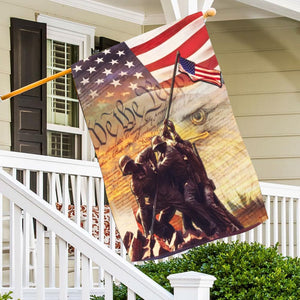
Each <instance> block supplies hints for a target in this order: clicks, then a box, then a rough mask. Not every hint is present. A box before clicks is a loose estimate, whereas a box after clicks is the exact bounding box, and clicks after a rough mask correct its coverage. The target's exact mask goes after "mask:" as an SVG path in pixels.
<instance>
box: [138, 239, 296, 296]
mask: <svg viewBox="0 0 300 300" xmlns="http://www.w3.org/2000/svg"><path fill="white" fill-rule="evenodd" d="M139 269H140V270H141V271H143V272H144V273H146V274H147V275H148V276H149V277H151V278H152V279H153V280H155V281H156V282H158V283H159V284H160V285H162V286H163V287H165V288H166V289H167V290H169V291H172V289H171V286H170V283H169V281H168V279H167V276H168V275H170V274H174V273H181V272H186V271H196V272H201V273H205V274H210V275H213V276H215V277H216V278H217V280H216V281H215V283H214V286H213V288H212V289H211V299H231V300H234V299H237V300H242V299H259V300H261V299H278V300H281V299H282V300H283V299H284V300H299V299H300V259H299V258H294V259H292V258H290V257H284V256H282V255H281V254H278V252H277V246H276V247H270V248H266V247H264V246H263V245H260V244H258V243H253V244H248V243H246V242H245V243H240V242H235V243H230V244H228V243H220V242H218V243H216V244H214V243H210V244H207V245H204V246H200V247H197V248H194V249H192V250H190V251H189V252H188V253H187V254H184V255H183V256H182V257H181V258H175V259H173V260H171V261H168V262H162V263H158V264H155V263H153V262H149V263H146V264H145V265H143V266H141V267H139Z"/></svg>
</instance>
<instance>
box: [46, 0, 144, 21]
mask: <svg viewBox="0 0 300 300" xmlns="http://www.w3.org/2000/svg"><path fill="white" fill-rule="evenodd" d="M50 1H52V2H56V3H60V4H63V5H69V6H72V7H75V8H79V9H83V10H87V11H89V12H93V13H97V14H100V15H105V16H109V17H113V18H117V19H120V20H123V21H128V22H132V23H136V24H139V25H144V19H145V15H144V14H142V13H137V12H133V11H130V10H127V9H122V8H118V7H115V6H111V5H107V4H103V3H99V2H97V1H94V0H85V1H82V0H50Z"/></svg>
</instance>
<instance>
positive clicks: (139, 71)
mask: <svg viewBox="0 0 300 300" xmlns="http://www.w3.org/2000/svg"><path fill="white" fill-rule="evenodd" d="M177 51H179V52H180V54H181V55H182V56H184V57H186V58H188V59H191V60H192V61H194V62H196V63H197V65H198V66H201V67H203V68H208V69H218V62H217V59H216V56H215V54H214V51H213V48H212V45H211V42H210V39H209V36H208V32H207V30H206V27H205V23H204V18H203V14H202V12H199V13H196V14H193V15H190V16H188V17H186V18H184V19H182V20H181V21H178V22H175V23H173V24H171V25H166V26H163V27H160V28H157V29H155V30H152V31H150V32H148V33H145V34H143V35H142V37H141V36H139V37H135V38H132V39H130V40H128V41H126V42H123V43H120V44H118V45H116V46H113V47H112V48H110V49H107V50H104V51H103V52H101V53H98V54H95V55H93V56H91V57H89V58H86V59H84V60H82V61H79V62H78V63H76V64H74V65H72V74H73V77H74V80H75V84H76V87H77V92H78V95H79V98H80V102H81V105H82V106H83V108H85V107H88V106H89V105H90V104H91V103H92V102H93V101H103V102H109V101H113V100H115V99H120V100H127V99H130V98H133V97H135V96H137V95H140V94H142V93H143V92H146V91H148V90H149V89H154V88H155V87H158V85H159V84H160V86H162V87H163V86H164V84H166V83H167V82H169V81H170V80H171V77H172V73H173V68H174V62H175V57H176V53H177ZM177 76H178V75H177ZM190 84H191V83H190V81H189V80H187V81H186V85H190Z"/></svg>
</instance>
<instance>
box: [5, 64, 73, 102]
mask: <svg viewBox="0 0 300 300" xmlns="http://www.w3.org/2000/svg"><path fill="white" fill-rule="evenodd" d="M71 72H72V70H71V68H69V69H67V70H64V71H61V72H59V73H56V74H54V75H51V76H49V77H46V78H43V79H41V80H38V81H35V82H33V83H30V84H28V85H25V86H23V87H21V88H19V89H17V90H15V91H13V92H10V93H8V94H6V95H3V96H1V100H6V99H9V98H11V97H14V96H17V95H19V94H22V93H24V92H27V91H29V90H31V89H34V88H36V87H38V86H40V85H42V84H45V83H47V82H48V81H51V80H54V79H56V78H58V77H61V76H64V75H66V74H69V73H71Z"/></svg>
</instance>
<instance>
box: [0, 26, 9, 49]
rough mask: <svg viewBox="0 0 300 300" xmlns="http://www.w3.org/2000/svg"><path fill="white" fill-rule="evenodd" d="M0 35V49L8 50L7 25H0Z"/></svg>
mask: <svg viewBox="0 0 300 300" xmlns="http://www.w3.org/2000/svg"><path fill="white" fill-rule="evenodd" d="M0 36H1V43H0V49H4V50H9V49H10V37H9V27H7V26H4V25H0Z"/></svg>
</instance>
